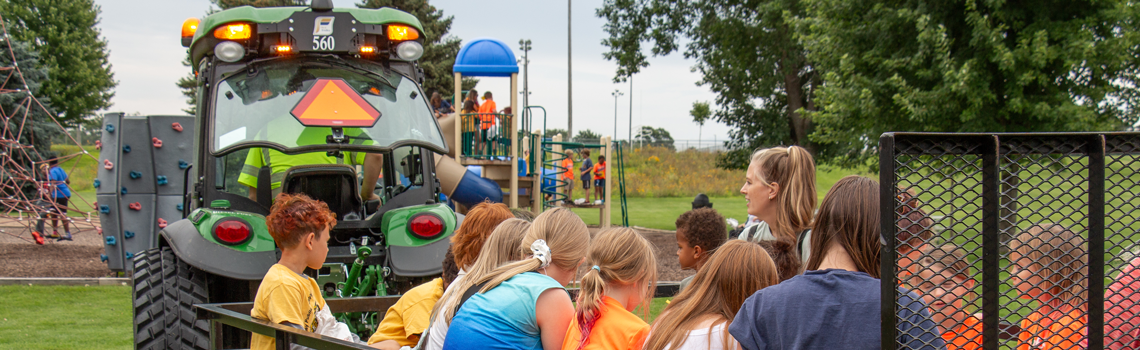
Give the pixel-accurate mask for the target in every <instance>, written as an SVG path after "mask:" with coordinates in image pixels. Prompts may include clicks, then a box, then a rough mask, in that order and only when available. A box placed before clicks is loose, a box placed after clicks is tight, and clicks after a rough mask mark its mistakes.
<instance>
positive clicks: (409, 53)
mask: <svg viewBox="0 0 1140 350" xmlns="http://www.w3.org/2000/svg"><path fill="white" fill-rule="evenodd" d="M423 55H424V46H423V45H420V43H418V42H415V41H405V42H402V43H400V45H396V56H399V57H400V58H401V59H403V60H405V61H415V60H418V59H419V58H420V56H423Z"/></svg>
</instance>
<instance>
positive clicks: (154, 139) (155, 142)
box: [150, 137, 162, 148]
mask: <svg viewBox="0 0 1140 350" xmlns="http://www.w3.org/2000/svg"><path fill="white" fill-rule="evenodd" d="M150 143H151V144H152V145H154V148H162V140H159V139H158V138H157V137H152V138H150Z"/></svg>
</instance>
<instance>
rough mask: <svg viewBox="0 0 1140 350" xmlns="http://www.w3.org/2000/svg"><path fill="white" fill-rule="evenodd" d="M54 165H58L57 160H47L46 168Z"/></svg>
mask: <svg viewBox="0 0 1140 350" xmlns="http://www.w3.org/2000/svg"><path fill="white" fill-rule="evenodd" d="M56 165H59V158H52V159H48V166H52V167H54V166H56Z"/></svg>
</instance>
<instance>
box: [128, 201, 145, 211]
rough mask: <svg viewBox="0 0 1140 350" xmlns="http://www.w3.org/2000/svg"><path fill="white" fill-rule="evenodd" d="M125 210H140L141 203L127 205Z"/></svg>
mask: <svg viewBox="0 0 1140 350" xmlns="http://www.w3.org/2000/svg"><path fill="white" fill-rule="evenodd" d="M127 208H131V210H134V211H139V210H142V203H139V202H134V203H131V204H128V205H127Z"/></svg>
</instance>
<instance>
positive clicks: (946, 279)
mask: <svg viewBox="0 0 1140 350" xmlns="http://www.w3.org/2000/svg"><path fill="white" fill-rule="evenodd" d="M921 252H922V254H921V255H920V256H919V257H918V258H917V259H916V260H915V261H914V264H915V265H917V267H918V270H919V272H917V273H915V274H912V275H910V281H909V283H910V284H911V285H912V286H915V287H916V288H917V289H915V292H918V293H919V294H921V295H922V300H923V301H925V302H926V305H928V306H929V308H930V318H931V319H932V320H934V323H937V324H938V328H940V329H941V330H942V339H943V340H945V341H946V350H956V349H962V350H974V349H981V348H982V322H981V321H980V320H978V318H977V317H975V316H973V315H970V314H969V313H968V312H967V311H966V309H965V306H966V305H965V304H966V294H968V293H970V290H971V289H973V288H974V279H973V278H972V277H970V262H969V261H968V260H966V254H965V253H964V252H963V251H962V248H959V247H958V246H955V245H953V244H945V245H942V246H941V247H935V246H929V245H928V246H926V247H924V248H923V249H922V251H921Z"/></svg>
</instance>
